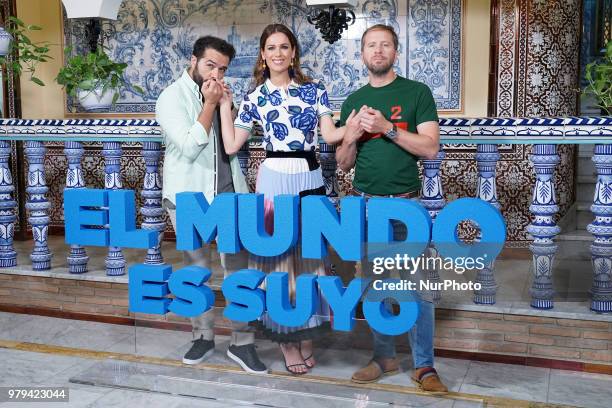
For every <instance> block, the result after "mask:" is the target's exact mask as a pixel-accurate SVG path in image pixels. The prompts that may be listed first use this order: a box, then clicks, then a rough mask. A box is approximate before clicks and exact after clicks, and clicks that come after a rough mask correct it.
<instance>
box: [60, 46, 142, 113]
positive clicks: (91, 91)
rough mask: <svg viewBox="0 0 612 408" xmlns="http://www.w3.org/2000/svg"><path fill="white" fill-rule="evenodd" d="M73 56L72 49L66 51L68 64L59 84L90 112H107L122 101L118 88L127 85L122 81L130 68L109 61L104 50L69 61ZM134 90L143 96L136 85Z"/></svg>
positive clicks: (62, 71) (61, 71) (63, 68)
mask: <svg viewBox="0 0 612 408" xmlns="http://www.w3.org/2000/svg"><path fill="white" fill-rule="evenodd" d="M71 52H72V48H71V47H67V48H66V49H65V50H64V53H65V55H66V58H67V61H66V65H65V66H64V67H62V69H60V71H59V74H58V75H57V77H56V78H55V80H56V81H57V83H58V84H60V85H63V87H64V88H65V89H66V93H67V94H68V95H70V96H72V97H75V98H77V99H78V101H79V103H80V104H81V106H82V107H83V108H84V109H85V110H87V111H94V110H95V111H99V110H105V109H108V108H110V107H111V106H112V105H114V104H115V103H116V102H117V99H119V92H118V90H119V87H120V86H127V85H128V84H127V82H126V80H125V79H124V78H123V72H124V71H125V68H127V64H126V63H122V62H115V61H113V60H112V59H110V57H109V56H108V55H107V54H106V52H104V49H103V48H102V47H98V48H97V49H96V52H90V53H88V54H86V55H75V56H72V57H70V53H71ZM132 89H133V90H135V91H136V92H138V93H141V94H142V93H143V90H142V88H140V87H138V86H135V85H133V86H132Z"/></svg>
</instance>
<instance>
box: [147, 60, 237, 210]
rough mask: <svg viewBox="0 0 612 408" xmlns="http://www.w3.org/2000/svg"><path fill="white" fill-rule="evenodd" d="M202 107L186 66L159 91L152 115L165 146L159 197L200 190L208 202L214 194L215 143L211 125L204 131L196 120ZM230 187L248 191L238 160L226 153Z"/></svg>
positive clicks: (215, 169)
mask: <svg viewBox="0 0 612 408" xmlns="http://www.w3.org/2000/svg"><path fill="white" fill-rule="evenodd" d="M201 110H202V94H201V93H200V90H199V89H198V85H197V84H196V83H195V82H194V81H193V79H191V77H190V76H189V74H188V73H187V70H185V71H184V72H183V75H181V77H180V78H179V79H177V80H176V81H175V82H173V83H172V84H171V85H170V86H168V87H167V88H166V89H164V91H163V92H162V93H161V95H159V98H158V99H157V103H156V104H155V119H156V120H157V123H159V126H160V127H161V129H162V135H163V138H164V144H165V146H166V150H165V156H164V170H163V188H162V197H163V198H164V199H168V200H169V201H170V202H172V203H173V204H175V203H176V198H175V196H176V193H182V192H184V191H192V192H202V193H204V196H205V197H206V200H207V201H208V202H209V203H211V202H212V200H213V198H214V197H215V195H217V191H216V186H217V152H218V149H223V146H222V145H219V143H218V141H217V138H216V137H215V134H214V133H215V132H214V129H213V126H211V128H210V131H209V132H206V130H205V129H204V126H202V124H201V123H200V122H198V116H199V114H200V111H201ZM230 169H231V172H232V181H233V182H234V191H235V192H236V193H248V192H249V188H248V186H247V183H246V180H245V179H244V175H243V174H242V170H241V169H240V163H239V162H238V157H237V156H236V155H232V156H230Z"/></svg>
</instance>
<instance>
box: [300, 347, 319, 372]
mask: <svg viewBox="0 0 612 408" xmlns="http://www.w3.org/2000/svg"><path fill="white" fill-rule="evenodd" d="M298 344H299V346H298V349H299V350H300V355H301V356H302V359H303V360H304V365H305V366H306V367H308V369H312V368H314V366H315V365H314V364H312V365H310V364H308V363H307V362H306V360H310V359H311V358H312V356H314V344H313V345H312V351H311V352H310V355H309V356H308V357H304V355H303V354H302V343H301V342H300V343H298Z"/></svg>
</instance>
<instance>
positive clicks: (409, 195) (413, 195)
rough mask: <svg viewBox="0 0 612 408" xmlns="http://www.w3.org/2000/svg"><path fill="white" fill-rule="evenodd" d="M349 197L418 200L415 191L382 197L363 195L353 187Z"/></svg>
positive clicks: (417, 194)
mask: <svg viewBox="0 0 612 408" xmlns="http://www.w3.org/2000/svg"><path fill="white" fill-rule="evenodd" d="M351 195H354V196H361V197H365V198H370V197H395V198H418V197H419V195H420V194H419V192H418V191H416V190H415V191H408V192H406V193H399V194H382V195H378V194H368V193H364V192H363V191H359V190H357V189H356V188H355V187H353V188H352V189H351Z"/></svg>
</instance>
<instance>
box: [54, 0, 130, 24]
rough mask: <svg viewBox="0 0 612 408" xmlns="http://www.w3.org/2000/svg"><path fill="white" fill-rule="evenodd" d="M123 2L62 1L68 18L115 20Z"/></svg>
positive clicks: (112, 0)
mask: <svg viewBox="0 0 612 408" xmlns="http://www.w3.org/2000/svg"><path fill="white" fill-rule="evenodd" d="M122 1H123V0H86V1H84V0H62V3H64V7H65V8H66V15H67V16H68V18H93V17H102V18H108V19H110V20H116V19H117V13H118V12H119V6H121V2H122Z"/></svg>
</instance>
